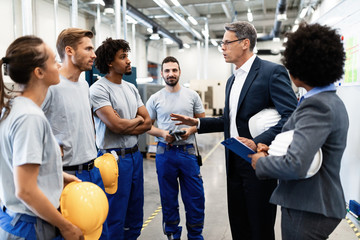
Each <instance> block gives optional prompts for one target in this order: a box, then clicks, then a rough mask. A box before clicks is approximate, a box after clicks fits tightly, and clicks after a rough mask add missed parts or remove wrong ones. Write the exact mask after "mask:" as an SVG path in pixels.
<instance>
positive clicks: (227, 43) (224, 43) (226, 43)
mask: <svg viewBox="0 0 360 240" xmlns="http://www.w3.org/2000/svg"><path fill="white" fill-rule="evenodd" d="M244 39H246V38H239V39H236V40H234V41H225V42H223V41H221V42H220V46H225V47H226V46H227V45H229V44H230V43H233V42H238V41H240V42H241V41H242V40H244Z"/></svg>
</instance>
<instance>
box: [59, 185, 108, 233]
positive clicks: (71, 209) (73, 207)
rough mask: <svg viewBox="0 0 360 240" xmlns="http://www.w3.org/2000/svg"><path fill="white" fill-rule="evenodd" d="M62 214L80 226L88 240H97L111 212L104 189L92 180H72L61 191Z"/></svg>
mask: <svg viewBox="0 0 360 240" xmlns="http://www.w3.org/2000/svg"><path fill="white" fill-rule="evenodd" d="M60 210H61V214H62V215H63V216H64V218H66V219H67V220H69V221H70V222H71V223H72V224H74V225H75V226H77V227H79V228H80V229H81V231H82V232H83V234H84V237H85V239H86V240H95V239H96V240H97V239H99V237H100V235H101V233H102V225H103V224H104V222H105V220H106V217H107V214H108V212H109V203H108V200H107V198H106V195H105V193H104V191H103V190H102V189H101V188H100V187H99V186H97V185H95V184H94V183H91V182H71V183H69V184H68V185H67V186H66V187H65V188H64V190H63V191H62V193H61V197H60Z"/></svg>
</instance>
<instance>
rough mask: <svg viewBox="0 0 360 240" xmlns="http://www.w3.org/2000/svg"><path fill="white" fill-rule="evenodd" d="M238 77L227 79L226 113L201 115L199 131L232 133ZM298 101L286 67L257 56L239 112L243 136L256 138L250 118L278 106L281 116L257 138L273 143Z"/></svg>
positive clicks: (255, 140) (237, 124) (246, 81)
mask: <svg viewBox="0 0 360 240" xmlns="http://www.w3.org/2000/svg"><path fill="white" fill-rule="evenodd" d="M234 79H235V76H234V75H232V76H231V77H230V78H229V79H228V81H227V83H226V88H225V89H226V90H225V91H226V95H225V108H224V115H223V116H222V117H219V118H201V120H200V128H199V129H198V133H208V132H222V131H224V134H225V139H227V138H229V137H230V118H229V113H230V109H229V95H230V90H231V87H232V84H233V83H234ZM296 105H297V99H296V96H295V93H294V91H293V89H292V87H291V82H290V79H289V75H288V73H287V71H286V69H285V67H283V66H282V65H279V64H275V63H272V62H268V61H265V60H261V59H260V58H259V57H256V58H255V60H254V62H253V64H252V66H251V68H250V72H249V74H248V76H247V78H246V80H245V82H244V85H243V88H242V90H241V93H240V96H239V103H238V109H237V115H236V126H237V130H238V133H239V136H241V137H246V138H249V139H252V137H251V135H250V131H249V126H248V121H249V119H250V118H251V117H252V116H253V115H255V114H256V113H258V112H260V111H261V110H263V109H265V108H269V107H275V108H276V110H277V111H278V112H279V114H280V115H281V120H280V121H279V122H278V123H277V124H276V125H275V126H273V127H271V128H269V129H268V130H267V131H265V132H264V133H262V134H260V135H259V136H257V137H255V138H254V139H253V140H254V142H255V143H256V144H257V143H259V142H261V143H264V144H267V145H269V144H270V143H271V141H272V140H273V139H274V138H275V136H276V134H278V133H280V131H281V129H282V127H283V125H284V123H285V122H286V120H287V119H288V118H289V116H290V115H291V113H292V112H293V111H294V109H295V108H296ZM228 158H229V150H227V149H226V159H227V162H228Z"/></svg>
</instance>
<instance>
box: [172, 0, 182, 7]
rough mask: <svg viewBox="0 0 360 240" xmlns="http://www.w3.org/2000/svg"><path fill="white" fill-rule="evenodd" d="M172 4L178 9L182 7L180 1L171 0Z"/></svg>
mask: <svg viewBox="0 0 360 240" xmlns="http://www.w3.org/2000/svg"><path fill="white" fill-rule="evenodd" d="M171 2H172V3H173V4H174V5H175V6H176V7H180V6H181V4H180V3H179V1H178V0H171Z"/></svg>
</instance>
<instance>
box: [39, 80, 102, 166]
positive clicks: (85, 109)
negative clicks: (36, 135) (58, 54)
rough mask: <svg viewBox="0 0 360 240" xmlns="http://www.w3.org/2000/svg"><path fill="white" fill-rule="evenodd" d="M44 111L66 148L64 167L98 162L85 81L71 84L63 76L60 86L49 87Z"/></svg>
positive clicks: (60, 141)
mask: <svg viewBox="0 0 360 240" xmlns="http://www.w3.org/2000/svg"><path fill="white" fill-rule="evenodd" d="M42 109H43V111H44V113H45V116H46V117H47V119H48V120H49V122H50V125H51V128H52V130H53V133H54V135H55V137H56V139H57V141H58V143H59V144H60V145H62V146H63V151H64V157H63V165H64V166H73V165H78V164H83V163H85V162H88V161H90V160H92V159H94V158H96V155H97V151H96V145H95V130H94V124H93V121H92V116H91V106H90V99H89V85H88V83H87V82H86V81H85V80H83V79H79V81H78V82H72V81H70V80H68V79H66V78H65V77H63V76H61V75H60V83H59V84H57V85H54V86H50V87H49V90H48V92H47V95H46V98H45V101H44V102H43V104H42Z"/></svg>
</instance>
